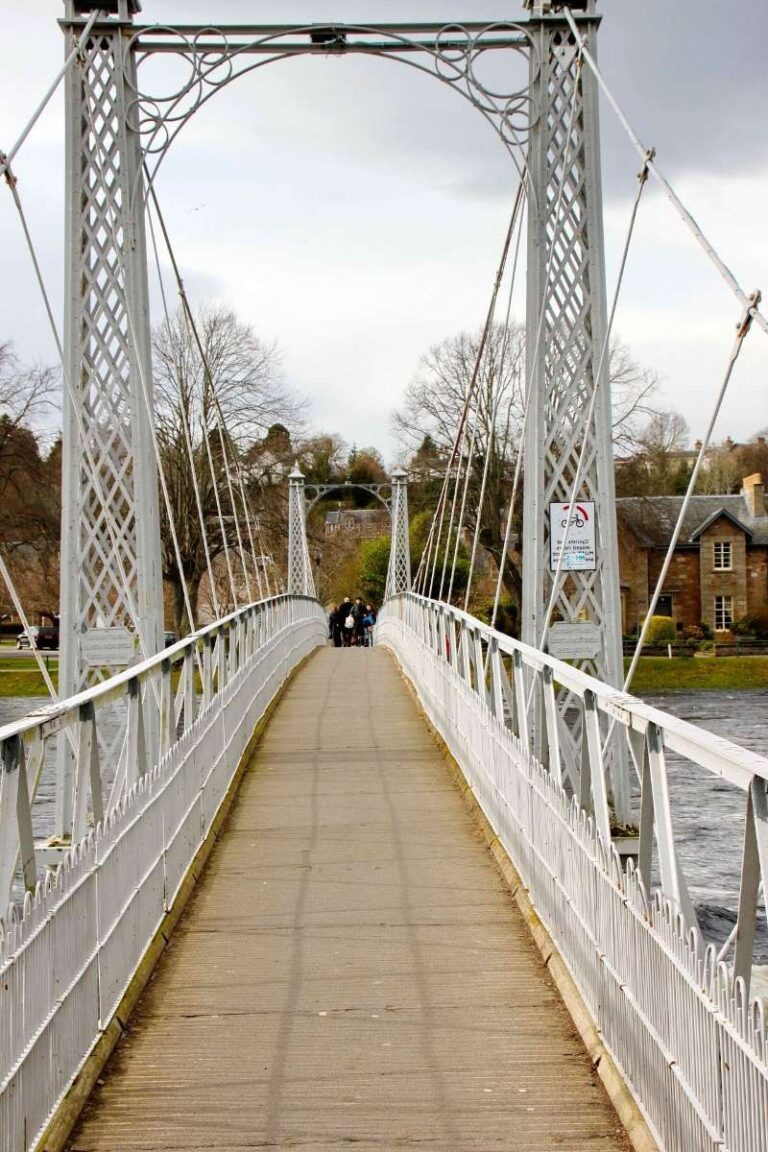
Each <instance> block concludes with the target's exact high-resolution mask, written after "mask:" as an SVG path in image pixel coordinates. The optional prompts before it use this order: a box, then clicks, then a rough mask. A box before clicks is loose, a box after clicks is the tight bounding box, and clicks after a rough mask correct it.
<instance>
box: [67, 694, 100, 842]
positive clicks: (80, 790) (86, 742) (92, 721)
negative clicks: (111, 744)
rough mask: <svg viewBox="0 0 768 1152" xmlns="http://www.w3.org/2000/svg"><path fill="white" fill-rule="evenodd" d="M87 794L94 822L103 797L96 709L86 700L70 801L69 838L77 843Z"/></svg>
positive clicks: (83, 827)
mask: <svg viewBox="0 0 768 1152" xmlns="http://www.w3.org/2000/svg"><path fill="white" fill-rule="evenodd" d="M89 792H90V795H91V807H92V809H93V819H94V823H95V824H98V823H100V822H101V821H102V820H103V819H104V799H103V795H102V786H101V767H100V764H99V740H98V734H97V730H96V709H95V708H94V706H93V704H92V703H91V702H90V701H89V702H88V703H87V704H82V705H81V707H80V715H79V718H78V723H77V743H76V752H75V794H74V799H73V802H72V840H73V842H74V843H77V841H78V840H81V839H82V837H83V836H85V834H86V831H87V814H88V793H89Z"/></svg>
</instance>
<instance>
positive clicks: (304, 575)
mask: <svg viewBox="0 0 768 1152" xmlns="http://www.w3.org/2000/svg"><path fill="white" fill-rule="evenodd" d="M287 589H288V592H289V593H290V594H293V595H294V596H314V595H315V581H314V578H313V576H312V564H311V562H310V559H309V547H308V545H307V505H306V499H305V496H304V476H303V475H302V473H301V471H300V469H299V465H298V461H297V462H296V463H295V464H294V466H293V471H292V472H291V474H290V476H289V477H288V580H287Z"/></svg>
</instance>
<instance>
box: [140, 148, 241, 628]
mask: <svg viewBox="0 0 768 1152" xmlns="http://www.w3.org/2000/svg"><path fill="white" fill-rule="evenodd" d="M145 172H146V166H145ZM149 193H150V196H151V198H152V203H153V205H154V208H155V214H156V215H157V219H158V223H159V224H160V229H161V231H162V234H163V240H164V241H165V246H166V250H167V252H168V256H169V258H170V261H171V267H172V268H173V274H174V277H175V279H176V287H177V290H178V293H179V298H180V299H181V303H182V310H183V313H184V317H185V320H186V323H187V326H188V330H189V332H190V334H191V335H192V338H193V340H194V342H195V345H196V347H197V351H198V355H199V356H200V360H201V363H202V366H203V373H204V376H205V377H206V379H207V382H208V387H209V388H210V391H211V398H212V400H213V405H214V411H215V413H216V424H217V429H218V434H219V441H220V444H221V452H222V460H223V463H224V473H225V477H226V481H227V487H228V491H229V498H230V504H231V507H232V514H233V516H234V520H235V531H236V533H237V539H238V546H239V549H240V561H241V564H242V567H243V576H244V578H245V584H246V588H247V590H248V599H249V600H250V599H251V586H250V581H249V579H248V572H247V570H246V567H245V560H244V548H243V542H242V535H241V531H240V518H239V516H238V513H237V504H236V502H235V497H234V492H233V489H232V477H231V473H230V471H229V462H228V459H227V450H226V445H225V442H224V432H223V431H222V425H223V424H224V414H223V412H222V410H221V404H220V402H219V398H218V395H217V392H216V387H215V383H214V379H213V373H212V372H211V367H210V363H209V360H208V356H207V355H206V352H205V349H204V347H203V342H202V339H201V337H200V332H199V329H198V327H197V322H196V321H195V318H194V315H193V312H192V308H191V306H190V303H189V299H188V297H187V293H186V288H185V287H184V281H183V279H182V277H181V271H180V269H179V264H178V261H177V259H176V254H175V252H174V249H173V245H172V244H171V239H170V235H169V233H168V229H167V227H166V223H165V218H164V216H163V213H162V211H161V209H160V204H159V202H158V199H157V193H156V191H155V187H154V183H151V182H150V183H149ZM205 431H206V432H207V429H205ZM228 438H229V437H228ZM205 440H206V452H207V456H208V463H209V467H210V469H211V479H212V482H213V485H214V493H215V497H216V507H217V511H218V515H219V523H220V528H221V534H222V543H223V545H224V554H225V558H226V563H227V572H228V575H229V582H230V590H231V593H232V597H233V599H234V601H235V604H237V592H236V589H235V581H234V575H233V570H232V565H231V560H230V556H229V544H228V541H227V536H226V532H225V529H224V519H223V515H222V513H221V501H220V498H219V493H218V487H217V481H216V475H215V470H214V466H213V458H212V454H211V451H210V443H209V441H208V437H207V435H206V436H205ZM230 443H231V438H230ZM209 578H210V577H209ZM217 611H218V609H217Z"/></svg>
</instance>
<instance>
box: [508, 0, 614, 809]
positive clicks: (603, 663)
mask: <svg viewBox="0 0 768 1152" xmlns="http://www.w3.org/2000/svg"><path fill="white" fill-rule="evenodd" d="M527 6H528V7H529V8H530V9H532V12H533V15H532V18H531V21H530V23H529V28H530V30H531V34H532V37H533V41H534V44H535V49H536V50H535V51H534V52H533V53H532V54H531V57H530V61H531V84H530V95H531V132H530V143H529V151H528V165H529V174H530V179H531V182H532V184H533V187H534V188H535V189H536V190H537V196H536V198H535V199H534V200H533V201H532V202H531V203H529V206H528V270H527V279H528V285H527V296H526V306H527V334H526V356H527V378H528V379H527V393H528V397H529V399H528V418H527V421H526V427H525V444H524V473H525V490H524V513H523V532H524V539H525V547H524V549H523V598H522V636H523V640H524V641H525V642H526V643H527V644H530V645H531V646H532V647H534V648H540V647H546V640H547V635H548V628H549V622H550V615H549V613H550V611H551V618H552V619H554V620H558V621H563V622H565V623H568V624H570V623H579V622H582V621H585V620H588V621H591V622H592V623H594V625H595V626H596V633H595V634H596V636H597V637H598V640H599V647H598V651H597V654H596V655H588V656H585V657H584V658H583V659H580V660H579V661H578V664H579V666H580V667H582V668H584V670H585V671H588V672H590V673H592V674H594V675H595V676H597V677H598V678H599V679H600V680H602V681H604V682H605V683H607V684H611V685H613V686H614V687H619V686H620V685H621V683H622V682H623V664H622V648H621V604H620V597H619V559H618V544H617V535H616V509H615V489H614V476H613V443H612V428H611V397H610V384H609V379H608V363H607V357H605V356H603V347H604V342H605V333H606V325H607V319H606V292H605V257H604V251H603V227H602V193H601V181H600V139H599V128H598V112H597V84H596V80H595V78H594V76H593V74H592V72H591V71H590V70H589V69H583V68H582V61H581V54H580V51H579V47H578V44H577V40H576V37H575V35H574V33H573V32H572V31H571V29H570V27H569V25H568V23H567V22H566V20H565V17H564V15H563V13H562V11H559V12H558V11H556V10H555V11H553V6H552V5H550V4H548V3H544V2H542V0H529V3H528V5H527ZM587 7H588V10H589V11H588V14H587V15H585V16H580V23H579V29H580V31H581V33H582V36H583V38H584V41H585V42H586V43H589V45H591V46H592V48H593V49H594V44H595V38H596V32H597V23H598V21H597V18H596V17H595V16H594V0H589V2H588V5H587ZM556 8H557V6H555V9H556ZM580 461H581V463H580ZM576 485H578V486H576ZM572 501H573V502H574V503H575V504H578V506H579V508H581V509H584V508H585V507H586V508H588V509H589V513H587V512H584V516H585V517H586V516H587V515H589V517H590V519H592V520H593V521H594V522H593V523H592V525H591V528H592V533H593V534H594V533H595V528H596V537H595V536H593V539H594V538H596V544H597V547H596V549H595V554H594V559H592V558H588V559H587V560H585V561H584V562H583V567H578V566H574V567H570V566H569V565H568V564H562V563H561V565H560V566H558V567H555V565H553V564H552V563H551V555H550V544H551V539H552V536H553V535H555V534H556V530H558V529H559V527H560V525H559V513H558V523H557V524H555V525H550V508H551V506H552V505H553V504H566V505H569V504H570V503H571V502H572ZM575 518H576V517H575V516H574V517H571V516H568V517H567V518H566V525H567V530H568V531H572V529H571V528H570V525H571V523H572V521H573V520H574V519H575ZM553 568H554V569H555V570H554V571H553ZM559 707H560V711H561V715H564V716H568V715H570V716H573V717H574V719H575V722H576V724H577V729H578V725H579V724H580V716H579V713H578V709H574V708H573V707H572V706H571V701H569V700H568V697H567V694H565V693H564V692H562V691H561V692H560V700H559ZM574 738H575V741H576V743H578V742H579V740H580V734H579V732H578V730H577V731H576V732H575V733H574ZM610 756H611V759H612V760H613V761H614V766H613V772H612V782H611V802H612V807H613V810H614V812H615V813H616V815H617V816H618V818H619V819H620V820H621V821H622V823H624V824H627V823H629V776H628V763H627V760H626V757H625V756H624V754H623V752H622V751H621V749H618V748H617V749H612V750H610Z"/></svg>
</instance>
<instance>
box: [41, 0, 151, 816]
mask: <svg viewBox="0 0 768 1152" xmlns="http://www.w3.org/2000/svg"><path fill="white" fill-rule="evenodd" d="M96 7H100V8H103V9H104V13H103V16H100V17H99V19H98V21H97V23H96V24H95V26H94V28H93V31H92V32H91V35H90V36H89V37H88V39H87V41H86V43H85V44H84V46H83V49H82V53H81V58H80V61H79V64H78V66H76V67H73V68H70V69H69V71H68V72H67V80H66V290H65V301H66V304H65V329H64V341H65V359H66V374H67V388H66V389H65V396H64V413H63V463H62V532H61V622H60V651H61V654H60V662H59V694H60V695H61V696H62V697H63V696H70V695H73V694H74V693H75V692H77V691H79V690H80V689H81V688H84V687H86V686H87V685H88V684H89V683H92V682H93V681H94V680H96V679H98V678H100V677H103V676H104V675H105V674H109V673H111V672H115V671H117V670H119V669H120V668H121V667H124V666H125V665H126V664H129V663H131V662H132V661H134V660H135V659H136V658H138V657H140V656H141V655H152V654H154V653H155V652H157V651H159V649H160V647H161V639H162V635H163V595H162V580H161V568H160V528H159V515H158V486H157V471H156V468H155V458H154V454H153V447H152V435H151V429H152V369H151V360H150V332H149V309H148V289H147V267H146V241H145V235H144V199H143V197H144V184H143V179H142V150H141V143H140V140H139V136H138V132H137V130H136V126H135V124H134V119H135V118H132V117H131V116H130V115H129V107H130V105H131V101H132V100H133V99H134V90H135V82H136V77H135V57H134V54H133V52H132V51H131V50H130V48H129V47H128V37H127V36H126V31H127V30H129V29H130V27H131V22H132V19H133V14H134V13H135V12H136V11H137V10H138V8H139V5H138V4H137V3H136V0H119V3H118V4H116V5H95V4H88V3H85V2H83V0H65V19H64V21H62V25H63V28H64V32H65V35H66V37H67V45H66V51H67V52H69V51H70V49H71V43H70V41H71V38H72V36H76V35H79V32H80V31H81V30H82V23H83V19H84V18H85V17H87V15H88V14H89V11H90V10H93V9H95V8H96ZM110 12H114V15H109V14H108V13H110ZM132 89H133V90H132ZM148 711H149V713H151V707H149V706H148ZM148 721H149V728H148V732H149V733H150V738H151V732H152V727H153V725H152V718H151V715H149V716H148ZM61 745H62V747H61V749H60V763H59V781H58V790H57V820H56V823H57V831H58V832H59V833H60V834H64V835H66V834H67V832H68V828H69V824H70V807H71V795H72V774H71V756H70V754H69V752H68V749H67V745H66V741H64V740H62V741H61Z"/></svg>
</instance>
